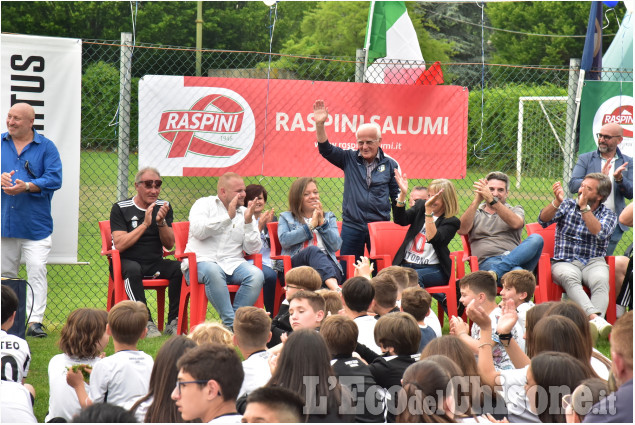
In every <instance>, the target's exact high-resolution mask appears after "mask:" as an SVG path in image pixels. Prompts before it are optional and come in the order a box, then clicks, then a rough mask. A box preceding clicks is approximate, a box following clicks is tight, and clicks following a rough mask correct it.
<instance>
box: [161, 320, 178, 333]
mask: <svg viewBox="0 0 635 425" xmlns="http://www.w3.org/2000/svg"><path fill="white" fill-rule="evenodd" d="M178 323H179V319H172V321H171V322H170V323H168V324H167V325H166V326H165V329H164V330H163V335H176V327H177V325H178Z"/></svg>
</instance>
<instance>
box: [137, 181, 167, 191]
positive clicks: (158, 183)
mask: <svg viewBox="0 0 635 425" xmlns="http://www.w3.org/2000/svg"><path fill="white" fill-rule="evenodd" d="M137 184H143V185H144V186H145V188H146V189H152V185H154V186H155V187H156V188H157V189H158V188H160V187H161V184H163V182H162V181H161V180H142V181H140V182H137Z"/></svg>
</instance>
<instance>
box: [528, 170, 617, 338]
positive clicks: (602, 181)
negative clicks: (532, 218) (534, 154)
mask: <svg viewBox="0 0 635 425" xmlns="http://www.w3.org/2000/svg"><path fill="white" fill-rule="evenodd" d="M610 193H611V180H609V178H608V177H607V176H606V175H604V174H603V173H591V174H587V175H586V176H585V177H584V180H582V184H581V185H580V189H578V199H577V202H576V201H575V200H573V199H570V198H567V199H565V197H564V189H563V188H562V186H561V184H560V182H556V183H554V184H553V194H554V200H553V201H551V203H549V204H548V205H547V206H546V207H544V208H543V209H542V211H540V216H539V217H538V222H539V223H540V225H541V226H542V227H544V228H546V227H548V226H549V225H551V224H553V223H556V239H555V244H554V250H553V258H552V260H551V274H552V277H553V281H554V282H555V283H557V284H558V285H560V286H562V289H564V290H565V291H566V293H567V296H568V297H569V298H571V300H573V301H574V302H576V303H577V304H578V305H579V306H580V307H582V309H583V310H584V311H585V313H586V314H587V315H588V318H589V323H590V324H591V326H592V327H595V328H596V329H597V332H598V333H599V335H600V336H601V337H603V338H606V337H607V336H608V334H609V332H610V331H611V325H610V324H609V323H608V322H607V321H606V320H604V319H603V318H602V316H603V315H604V313H605V312H606V309H607V307H608V305H609V266H608V265H607V264H606V261H605V260H604V256H605V255H606V247H607V246H608V244H609V239H610V238H611V235H612V234H613V231H614V230H615V226H616V225H617V216H616V215H615V213H614V212H613V211H611V210H610V209H608V208H607V207H606V205H604V204H603V202H604V201H606V198H607V197H608V196H609V195H610ZM582 285H584V286H587V287H588V288H589V289H590V290H591V298H590V299H589V297H588V296H587V294H586V292H584V288H583V287H582ZM611 302H615V300H611ZM593 333H595V332H593Z"/></svg>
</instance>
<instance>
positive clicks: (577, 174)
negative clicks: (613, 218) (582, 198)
mask: <svg viewBox="0 0 635 425" xmlns="http://www.w3.org/2000/svg"><path fill="white" fill-rule="evenodd" d="M616 151H617V159H616V160H615V168H616V169H617V168H618V167H619V166H620V165H622V164H624V163H625V162H628V165H627V166H626V170H624V171H623V172H622V181H621V182H619V183H618V182H614V183H613V191H612V193H614V194H615V214H617V216H618V217H619V215H620V214H621V213H622V210H624V207H626V201H625V200H624V198H626V199H633V165H634V164H633V158H631V157H630V156H628V155H624V154H622V151H621V150H620V148H617V149H616ZM601 172H602V157H601V156H600V151H599V150H597V149H596V150H594V151H592V152H587V153H583V154H582V155H580V156H579V157H578V162H577V163H576V164H575V167H573V172H572V173H571V180H570V181H569V192H571V193H578V189H580V185H581V184H582V180H584V176H586V175H587V174H590V173H601ZM617 225H618V226H620V227H621V228H622V231H623V232H626V231H628V226H626V225H624V224H622V223H619V222H618V223H617Z"/></svg>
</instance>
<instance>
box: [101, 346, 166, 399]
mask: <svg viewBox="0 0 635 425" xmlns="http://www.w3.org/2000/svg"><path fill="white" fill-rule="evenodd" d="M153 365H154V360H152V357H151V356H149V355H148V354H146V353H144V352H143V351H133V350H123V351H119V352H117V353H115V354H113V355H112V356H108V357H106V358H105V359H102V360H100V361H99V362H97V364H95V367H94V368H93V372H92V373H91V375H90V392H89V396H90V399H91V400H92V401H93V403H104V402H107V403H110V404H114V405H117V406H122V407H123V406H124V405H125V404H126V403H127V402H129V401H130V400H136V399H138V398H139V397H141V396H143V395H145V394H147V393H148V387H149V385H150V374H151V373H152V366H153Z"/></svg>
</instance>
